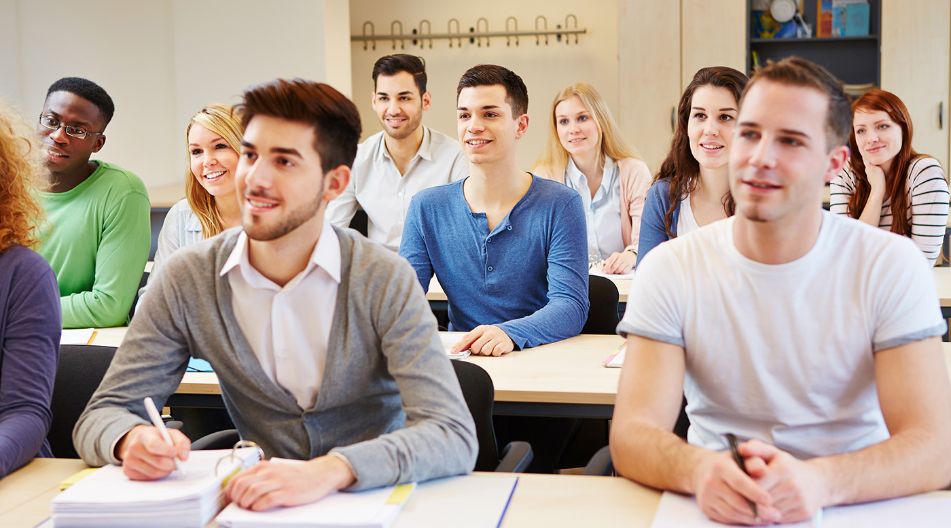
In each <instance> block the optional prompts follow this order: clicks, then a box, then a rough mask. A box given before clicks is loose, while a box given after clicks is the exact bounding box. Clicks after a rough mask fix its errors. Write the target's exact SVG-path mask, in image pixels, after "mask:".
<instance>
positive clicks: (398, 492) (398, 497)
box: [386, 482, 416, 505]
mask: <svg viewBox="0 0 951 528" xmlns="http://www.w3.org/2000/svg"><path fill="white" fill-rule="evenodd" d="M414 489H416V483H415V482H414V483H410V484H400V485H399V486H396V487H395V488H393V493H390V497H389V498H388V499H386V503H387V504H391V505H392V504H403V503H404V502H406V499H408V498H409V496H410V494H411V493H413V490H414Z"/></svg>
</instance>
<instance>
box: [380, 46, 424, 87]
mask: <svg viewBox="0 0 951 528" xmlns="http://www.w3.org/2000/svg"><path fill="white" fill-rule="evenodd" d="M400 72H406V73H408V74H410V75H412V76H413V82H415V83H416V88H418V89H419V95H423V94H424V93H426V61H424V60H423V58H422V57H417V56H416V55H407V54H406V53H397V54H395V55H385V56H383V57H380V58H379V59H377V60H376V63H375V64H374V65H373V74H372V76H373V88H374V89H376V78H377V77H379V76H381V75H385V76H387V77H391V76H393V75H396V74H397V73H400Z"/></svg>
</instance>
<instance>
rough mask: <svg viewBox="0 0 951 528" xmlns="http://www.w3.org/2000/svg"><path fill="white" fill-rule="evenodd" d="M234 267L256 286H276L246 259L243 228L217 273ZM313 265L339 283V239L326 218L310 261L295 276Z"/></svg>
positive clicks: (309, 269)
mask: <svg viewBox="0 0 951 528" xmlns="http://www.w3.org/2000/svg"><path fill="white" fill-rule="evenodd" d="M236 267H237V268H239V269H240V270H241V274H242V275H243V276H244V280H246V281H247V282H248V283H249V284H251V285H253V286H254V287H256V288H272V289H273V288H274V287H276V286H277V285H276V284H274V283H273V282H272V281H271V280H270V279H268V278H266V277H265V276H264V275H262V274H261V272H259V271H258V270H256V269H254V267H253V266H251V262H250V261H249V260H248V234H247V233H245V232H244V231H243V230H242V231H241V233H240V234H238V241H237V242H236V243H235V245H234V249H232V250H231V254H230V255H229V256H228V260H226V261H225V264H224V266H222V267H221V272H220V273H219V275H221V276H224V275H226V274H228V272H230V271H231V270H233V269H234V268H236ZM315 267H317V268H320V269H322V270H324V272H326V273H327V275H329V276H330V278H331V279H333V280H334V282H336V283H337V284H340V239H339V238H338V237H337V232H336V231H334V229H333V227H332V226H331V225H330V222H328V221H327V220H326V219H325V220H324V225H323V227H322V228H321V230H320V238H319V239H318V240H317V245H316V246H314V251H313V252H312V253H311V254H310V261H309V262H308V264H307V267H306V268H304V270H303V271H302V272H301V273H299V274H298V275H297V277H300V276H302V275H307V274H308V273H310V272H311V271H312V270H313V269H314V268H315ZM297 277H295V278H294V279H292V280H291V283H293V282H295V280H296V279H297ZM288 284H290V283H288ZM278 289H280V288H278Z"/></svg>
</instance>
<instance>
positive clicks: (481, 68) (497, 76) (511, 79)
mask: <svg viewBox="0 0 951 528" xmlns="http://www.w3.org/2000/svg"><path fill="white" fill-rule="evenodd" d="M496 84H499V85H502V86H503V87H504V88H505V102H507V103H508V104H509V106H511V107H512V117H518V116H520V115H523V114H527V113H528V88H526V87H525V83H524V82H523V81H522V78H521V77H519V76H518V75H517V74H516V73H515V72H513V71H512V70H510V69H508V68H503V67H502V66H496V65H495V64H479V65H478V66H473V67H471V68H469V69H468V70H466V73H463V74H462V77H460V78H459V84H458V85H456V102H458V101H459V93H460V92H462V89H463V88H473V87H475V86H493V85H496Z"/></svg>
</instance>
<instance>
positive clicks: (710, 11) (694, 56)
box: [617, 0, 747, 172]
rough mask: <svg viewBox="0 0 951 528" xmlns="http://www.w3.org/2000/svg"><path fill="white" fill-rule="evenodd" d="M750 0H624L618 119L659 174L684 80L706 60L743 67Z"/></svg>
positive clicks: (620, 20)
mask: <svg viewBox="0 0 951 528" xmlns="http://www.w3.org/2000/svg"><path fill="white" fill-rule="evenodd" d="M746 13H747V11H746V0H715V1H709V0H707V1H702V0H676V1H667V0H665V1H658V0H619V2H618V24H619V28H618V29H619V31H618V83H619V86H618V88H619V90H618V95H619V97H618V99H619V102H620V104H619V108H618V116H617V117H618V122H619V124H620V126H621V129H622V131H623V132H624V136H625V138H626V139H627V140H628V141H629V142H630V143H631V144H632V146H633V147H634V148H635V149H636V150H637V152H638V153H639V154H640V155H641V157H643V158H644V160H645V161H646V162H647V164H648V166H649V167H650V168H651V171H653V172H656V171H657V169H658V168H659V167H660V164H661V162H662V161H663V159H664V156H666V155H667V151H668V149H669V148H670V138H671V135H672V133H673V129H672V123H673V118H674V112H675V111H676V106H677V102H678V101H679V100H680V94H681V93H682V91H683V88H684V86H686V85H687V83H689V82H690V79H692V78H693V75H694V73H696V71H697V70H698V69H699V68H701V67H704V66H731V67H733V68H736V69H738V70H740V71H743V69H744V66H743V64H744V57H745V46H746V42H745V40H744V39H745V34H746V27H747V22H746Z"/></svg>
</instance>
